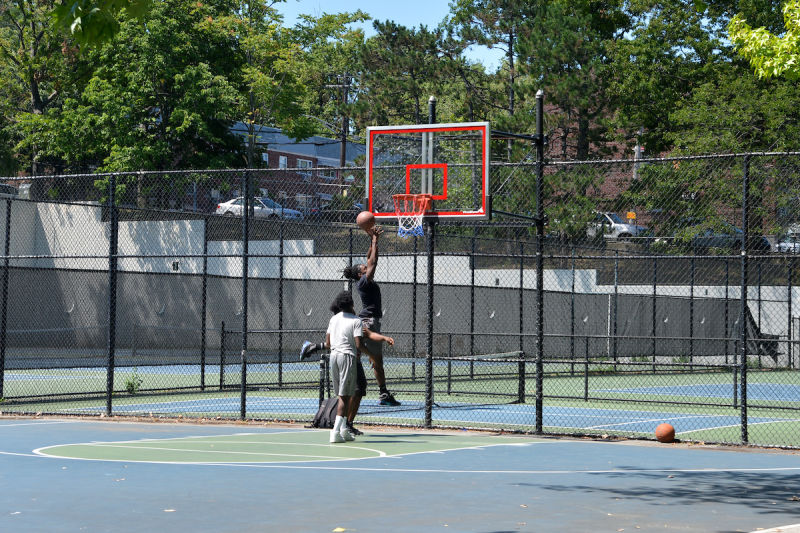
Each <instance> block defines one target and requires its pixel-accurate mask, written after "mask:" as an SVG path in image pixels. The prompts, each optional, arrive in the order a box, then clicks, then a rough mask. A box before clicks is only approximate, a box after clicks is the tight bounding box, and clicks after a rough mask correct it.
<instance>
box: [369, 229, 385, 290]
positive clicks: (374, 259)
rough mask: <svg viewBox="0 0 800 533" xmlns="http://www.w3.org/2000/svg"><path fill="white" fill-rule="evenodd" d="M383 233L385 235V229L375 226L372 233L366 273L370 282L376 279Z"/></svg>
mask: <svg viewBox="0 0 800 533" xmlns="http://www.w3.org/2000/svg"><path fill="white" fill-rule="evenodd" d="M381 233H383V228H381V227H380V226H374V227H373V228H372V231H371V232H370V236H371V237H372V242H370V245H369V250H368V251H367V271H366V273H365V276H367V279H368V280H370V281H372V280H373V278H374V277H375V269H376V268H377V266H378V238H379V237H380V236H381Z"/></svg>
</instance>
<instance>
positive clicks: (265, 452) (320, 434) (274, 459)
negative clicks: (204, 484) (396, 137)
mask: <svg viewBox="0 0 800 533" xmlns="http://www.w3.org/2000/svg"><path fill="white" fill-rule="evenodd" d="M328 434H329V431H328V430H319V431H306V432H298V431H296V430H294V431H287V432H274V433H249V432H243V433H232V434H230V435H215V436H196V437H179V438H173V439H143V440H131V441H114V442H87V443H76V444H67V445H60V446H49V447H45V448H39V449H38V450H36V453H38V454H41V455H45V456H49V457H62V458H71V459H97V460H104V461H129V462H130V461H134V462H142V461H145V462H164V463H248V464H249V463H286V462H292V463H294V462H303V461H314V462H317V461H342V460H350V459H371V458H385V457H395V456H401V455H409V454H416V453H436V452H445V451H454V450H465V449H474V448H481V447H486V446H523V445H527V444H530V443H532V442H536V441H535V440H534V439H526V438H520V437H510V436H509V437H501V436H489V435H451V434H440V435H436V434H431V433H425V434H410V433H403V434H397V433H376V432H370V433H369V440H368V442H367V443H361V442H358V441H356V442H351V443H346V444H345V445H332V444H330V443H329V442H328V436H329V435H328Z"/></svg>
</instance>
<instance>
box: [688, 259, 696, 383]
mask: <svg viewBox="0 0 800 533" xmlns="http://www.w3.org/2000/svg"><path fill="white" fill-rule="evenodd" d="M694 275H695V263H694V257H692V259H691V261H690V264H689V369H690V370H691V369H692V363H694Z"/></svg>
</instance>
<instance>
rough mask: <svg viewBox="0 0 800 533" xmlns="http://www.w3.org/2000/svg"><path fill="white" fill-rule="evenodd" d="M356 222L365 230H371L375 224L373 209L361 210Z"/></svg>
mask: <svg viewBox="0 0 800 533" xmlns="http://www.w3.org/2000/svg"><path fill="white" fill-rule="evenodd" d="M356 224H358V227H359V228H361V229H363V230H364V231H369V230H371V229H372V227H373V226H375V215H373V214H372V212H371V211H361V212H360V213H359V214H358V216H357V217H356Z"/></svg>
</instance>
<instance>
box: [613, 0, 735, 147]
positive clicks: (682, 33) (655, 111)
mask: <svg viewBox="0 0 800 533" xmlns="http://www.w3.org/2000/svg"><path fill="white" fill-rule="evenodd" d="M630 14H631V17H632V18H631V21H632V26H631V28H630V29H629V30H628V32H627V33H626V38H624V39H616V40H614V41H613V43H610V45H609V49H608V50H609V58H610V59H611V71H610V73H609V76H610V78H611V81H610V85H609V92H610V97H611V98H612V99H613V100H614V101H615V104H616V113H615V115H614V116H613V117H612V118H613V119H612V120H611V121H610V124H609V126H610V127H612V128H613V129H614V131H615V132H616V133H617V138H618V140H620V141H624V142H626V143H631V142H633V141H634V140H635V132H637V131H639V129H640V128H643V131H644V133H643V135H642V136H641V137H640V140H641V142H642V144H643V146H644V147H645V153H646V154H648V155H649V154H652V155H653V156H657V155H658V154H660V153H661V152H664V151H667V150H669V149H671V148H672V146H673V145H672V142H671V140H670V139H668V138H667V135H668V134H669V132H670V131H672V129H673V128H672V122H671V120H670V116H671V114H672V113H673V112H674V111H675V110H678V109H681V108H682V106H683V101H684V99H685V98H686V97H687V96H689V95H691V94H692V91H693V90H694V88H695V87H697V86H698V85H700V84H701V83H703V82H705V81H708V80H710V79H713V78H714V77H715V75H716V73H717V72H718V71H720V70H727V69H728V68H730V67H731V66H732V65H731V62H730V56H731V52H730V50H729V47H728V46H727V45H726V43H725V41H724V37H725V36H724V35H722V34H721V31H720V23H719V19H718V18H716V17H714V16H712V15H713V14H712V13H708V12H702V11H700V12H699V11H697V10H696V9H695V6H694V3H693V2H691V1H684V0H667V1H665V2H653V1H650V0H642V1H637V2H634V3H633V4H631V9H630Z"/></svg>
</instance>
